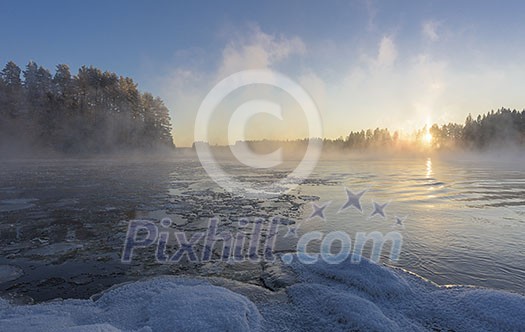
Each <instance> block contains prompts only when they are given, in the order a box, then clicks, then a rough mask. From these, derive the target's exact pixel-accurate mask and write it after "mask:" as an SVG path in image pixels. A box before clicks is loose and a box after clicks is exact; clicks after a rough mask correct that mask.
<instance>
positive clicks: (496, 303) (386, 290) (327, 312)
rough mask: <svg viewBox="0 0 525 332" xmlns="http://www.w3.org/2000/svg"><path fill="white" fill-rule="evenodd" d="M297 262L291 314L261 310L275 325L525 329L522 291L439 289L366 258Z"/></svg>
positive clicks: (303, 327)
mask: <svg viewBox="0 0 525 332" xmlns="http://www.w3.org/2000/svg"><path fill="white" fill-rule="evenodd" d="M292 266H293V268H294V270H295V271H296V272H297V273H298V274H299V278H300V282H299V283H296V284H294V285H292V286H290V287H288V288H287V293H288V296H289V298H290V304H289V305H288V308H287V310H288V311H287V312H286V314H283V313H282V312H283V310H282V308H279V306H274V307H270V308H264V309H261V313H262V315H263V316H264V317H265V318H267V317H271V320H272V321H273V322H274V323H273V324H277V323H278V322H280V324H283V325H286V328H282V329H281V330H286V329H287V330H292V331H295V330H311V331H524V330H525V297H523V296H521V295H518V294H513V293H506V292H501V291H495V290H489V289H480V288H473V287H459V286H456V287H439V286H437V285H435V284H432V283H430V282H428V281H425V280H423V279H421V278H419V277H417V276H415V275H412V274H409V273H407V272H405V271H402V270H398V269H391V268H387V267H384V266H381V265H378V264H375V263H372V262H369V261H366V260H363V261H362V262H361V263H359V264H353V263H351V262H350V261H346V262H343V263H342V264H337V265H330V264H326V263H324V262H319V263H316V264H313V265H301V264H300V263H293V264H292ZM281 326H282V325H281ZM269 330H279V329H277V328H273V327H270V328H269Z"/></svg>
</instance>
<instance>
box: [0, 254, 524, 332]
mask: <svg viewBox="0 0 525 332" xmlns="http://www.w3.org/2000/svg"><path fill="white" fill-rule="evenodd" d="M292 268H293V270H294V271H295V273H297V274H298V282H297V283H295V284H293V285H291V286H288V287H286V288H283V289H281V290H280V291H277V292H271V291H269V290H267V289H263V288H260V287H258V286H254V285H248V284H242V283H239V282H233V281H229V280H224V279H209V280H205V279H183V278H175V277H158V278H155V279H149V280H145V281H140V282H135V283H130V284H125V285H122V286H118V287H115V288H113V289H110V290H108V291H106V292H105V293H104V294H103V295H102V296H100V297H99V298H97V299H95V300H64V301H54V302H50V303H42V304H37V305H26V306H16V305H11V304H9V303H7V302H6V301H2V302H0V330H1V331H6V332H7V331H203V330H205V331H348V330H359V331H429V330H430V331H448V330H454V331H520V330H521V331H522V330H523V329H524V328H525V297H523V296H520V295H517V294H512V293H505V292H500V291H493V290H487V289H478V288H468V287H449V288H445V287H437V286H435V285H433V284H431V283H429V282H427V281H424V280H422V279H420V278H418V277H417V276H414V275H411V274H409V273H406V272H403V271H401V270H392V269H389V268H385V267H382V266H379V265H376V264H373V263H370V262H367V261H362V263H360V264H351V263H350V262H345V263H342V264H338V265H328V264H326V263H322V262H320V263H317V264H314V265H300V264H298V263H294V264H292ZM283 271H285V272H283V278H285V277H286V274H287V273H289V272H286V269H284V270H283ZM274 277H275V275H274Z"/></svg>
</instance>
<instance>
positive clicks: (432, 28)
mask: <svg viewBox="0 0 525 332" xmlns="http://www.w3.org/2000/svg"><path fill="white" fill-rule="evenodd" d="M438 27H439V23H437V22H435V21H425V22H423V25H422V27H421V33H422V34H423V36H424V37H425V38H426V39H428V40H430V41H432V42H435V41H438V40H439V35H438V33H437V29H438Z"/></svg>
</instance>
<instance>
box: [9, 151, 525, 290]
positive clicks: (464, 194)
mask: <svg viewBox="0 0 525 332" xmlns="http://www.w3.org/2000/svg"><path fill="white" fill-rule="evenodd" d="M499 156H501V154H499ZM463 157H464V158H460V156H459V155H454V156H453V157H452V156H451V155H449V156H446V157H441V158H440V157H437V156H432V157H410V158H395V159H394V158H384V157H383V158H380V157H378V156H377V155H374V156H373V157H370V156H368V157H364V156H362V157H361V158H344V159H339V160H333V159H323V160H321V161H319V163H318V165H317V167H316V168H315V170H314V172H313V174H312V175H311V176H310V177H308V178H307V179H306V180H305V181H304V182H303V183H302V184H300V185H299V186H298V187H296V188H295V189H293V190H292V191H290V192H289V193H288V194H287V195H283V196H281V197H274V198H268V199H250V198H245V197H243V195H242V193H233V194H230V193H227V192H225V191H224V189H222V188H220V187H218V186H217V184H215V183H214V182H213V181H212V180H211V179H210V178H209V177H208V176H207V174H206V173H205V172H204V170H203V169H202V166H201V165H200V162H199V161H198V160H197V159H195V158H193V157H188V156H185V157H181V155H178V157H177V158H173V159H170V160H163V161H159V160H155V159H153V158H152V159H150V160H149V161H148V160H145V159H140V158H136V159H134V160H130V159H127V160H123V159H120V160H118V159H113V160H106V161H101V160H89V159H84V160H78V159H77V160H71V159H70V160H47V161H42V160H40V161H36V162H35V161H28V160H25V161H22V162H21V161H11V162H4V163H2V164H1V166H0V172H1V182H0V214H1V216H2V218H1V222H0V236H1V238H2V241H3V242H4V243H6V245H5V246H3V247H2V248H1V250H2V257H5V258H4V259H2V264H7V265H15V266H20V267H22V270H23V271H24V273H23V274H22V276H20V277H19V278H17V280H14V281H9V282H6V283H4V284H2V290H3V291H4V292H13V291H19V292H20V291H22V292H24V293H25V294H28V295H29V296H32V297H34V298H35V299H37V300H43V299H50V298H53V297H55V296H56V294H57V289H56V283H57V282H58V283H59V284H61V285H62V286H60V287H61V291H59V293H60V294H61V296H63V297H70V296H74V297H79V296H80V297H86V296H89V295H91V294H92V293H95V292H98V291H101V290H103V289H105V288H107V287H109V286H110V285H113V284H114V283H116V282H121V281H125V280H134V279H135V278H136V277H137V276H138V275H140V276H144V275H159V274H178V273H182V271H184V272H183V273H185V274H190V275H200V276H208V275H219V276H225V277H228V278H232V279H236V280H242V281H250V280H251V281H253V282H254V283H257V280H259V278H260V275H261V273H262V270H261V269H260V268H261V267H260V266H257V265H253V264H247V265H246V264H241V265H240V266H227V265H221V264H219V265H213V264H212V265H211V266H210V265H199V264H197V265H196V264H191V263H189V264H187V263H183V264H176V265H169V266H166V265H162V264H158V263H156V262H154V261H152V259H153V257H152V256H151V257H150V256H148V254H147V252H148V251H144V252H141V251H139V256H137V257H138V258H137V261H136V263H134V264H131V265H130V266H127V265H123V264H122V263H121V262H120V258H119V253H120V252H121V250H122V245H123V239H124V236H125V232H126V225H127V224H126V222H127V220H130V219H136V218H138V219H141V218H146V219H151V220H157V221H158V220H160V219H161V218H163V217H166V216H168V217H170V218H172V220H174V222H175V223H176V225H177V228H179V229H181V230H186V231H196V230H199V229H200V230H202V229H204V228H205V227H206V221H207V219H208V218H210V217H213V216H219V217H221V218H222V220H225V223H224V224H223V227H224V229H232V230H234V229H235V227H236V226H235V225H236V223H235V221H236V220H237V218H239V217H242V216H248V217H255V216H259V217H262V218H269V217H270V216H272V215H280V216H285V217H286V218H287V219H289V220H292V221H293V222H294V223H295V224H297V225H299V224H300V227H299V235H300V234H303V233H305V232H307V231H312V230H321V231H324V232H329V231H332V230H342V231H345V232H347V233H348V234H350V235H351V236H352V237H354V235H355V233H356V232H371V231H380V232H382V233H383V234H385V233H388V232H389V231H392V230H393V225H394V222H395V217H403V218H405V217H406V219H405V221H404V228H402V229H396V230H398V231H399V232H401V233H402V235H403V240H404V243H403V248H402V252H401V256H400V260H399V261H398V262H397V263H395V264H394V265H395V266H398V267H402V268H404V269H407V270H409V271H412V272H414V273H417V274H419V275H421V276H423V277H425V278H428V279H430V280H432V281H434V282H436V283H438V284H464V285H475V286H483V287H490V288H496V289H503V290H509V291H514V292H518V293H522V294H523V293H525V290H524V289H523V285H524V284H525V283H524V281H525V271H524V268H523V267H524V266H525V261H524V257H525V255H523V254H524V251H523V248H522V244H523V239H522V236H521V234H524V233H525V229H524V228H525V224H524V223H523V218H524V216H525V201H524V200H523V193H524V192H525V166H524V164H523V163H521V162H518V161H520V160H521V156H518V157H516V158H515V159H514V160H511V159H510V158H505V159H501V158H494V157H498V155H495V156H494V155H487V154H485V155H482V154H479V155H468V156H463ZM221 163H222V164H221V166H222V167H224V169H225V170H226V171H227V172H229V174H232V175H234V176H236V178H237V179H239V180H240V181H245V182H247V183H251V184H252V185H253V183H255V184H259V185H260V186H262V185H265V184H268V183H271V182H273V181H275V179H276V178H279V177H283V176H286V174H287V173H289V171H290V169H293V168H294V167H296V164H297V163H296V162H294V161H288V162H285V163H284V164H283V165H281V166H280V167H279V168H276V169H264V170H259V171H254V170H253V169H250V168H248V167H246V166H242V165H239V164H238V162H233V161H231V160H230V161H228V160H226V159H223V160H221ZM345 187H347V188H349V189H350V190H352V191H355V192H357V191H360V190H367V192H366V194H365V195H364V196H363V200H362V205H363V214H361V213H360V212H359V211H357V210H352V209H350V210H348V211H346V212H345V213H338V209H339V207H340V206H341V205H342V204H344V201H345V199H346V196H345V192H344V188H345ZM312 200H313V201H314V202H317V203H319V204H322V203H324V202H328V201H331V202H332V203H331V205H330V206H329V207H328V208H327V210H326V221H322V220H318V219H308V217H309V215H310V214H311V211H312V210H311V209H312V208H311V205H310V202H312ZM373 202H378V203H385V202H388V203H389V204H388V205H387V207H386V209H385V211H386V214H387V218H386V219H382V218H379V217H377V216H376V217H374V218H369V216H370V214H371V211H372V204H373ZM283 227H284V226H283ZM283 231H285V229H283ZM294 243H295V240H293V239H287V238H284V237H282V235H281V236H280V238H279V240H278V241H277V244H278V248H280V249H279V250H280V251H284V252H286V251H289V250H293V247H294ZM383 262H384V263H387V264H392V263H390V262H388V261H387V260H383ZM212 266H215V267H213V268H212ZM241 270H242V271H243V273H240V271H241ZM94 280H99V282H97V283H94ZM8 290H9V291H8Z"/></svg>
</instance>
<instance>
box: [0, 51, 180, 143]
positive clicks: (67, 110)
mask: <svg viewBox="0 0 525 332" xmlns="http://www.w3.org/2000/svg"><path fill="white" fill-rule="evenodd" d="M0 145H1V147H3V148H9V147H12V148H14V149H16V148H18V147H28V146H31V147H36V148H44V149H46V148H47V149H50V150H54V151H58V152H62V153H106V152H115V151H123V150H124V151H125V150H135V149H139V150H144V149H151V148H155V147H161V146H165V147H169V148H172V147H173V146H174V145H173V139H172V136H171V120H170V116H169V110H168V108H167V107H166V106H165V105H164V103H163V101H162V100H161V99H160V98H158V97H154V96H152V95H151V94H150V93H142V92H140V91H139V90H138V88H137V84H136V83H135V82H133V80H132V79H131V78H129V77H122V76H117V74H115V73H112V72H109V71H104V72H103V71H102V70H100V69H98V68H95V67H93V66H90V67H86V66H82V67H81V68H80V69H79V70H78V73H77V74H76V75H72V74H71V72H70V69H69V67H68V66H67V65H65V64H59V65H57V66H56V71H55V73H54V75H52V74H51V72H50V71H49V70H47V69H46V68H44V67H42V66H39V65H37V64H36V63H35V62H33V61H31V62H29V63H28V64H27V66H26V67H25V70H21V69H20V67H18V66H17V65H16V64H15V63H14V62H12V61H11V62H8V63H7V64H6V65H5V67H4V68H3V70H2V71H1V72H0Z"/></svg>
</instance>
